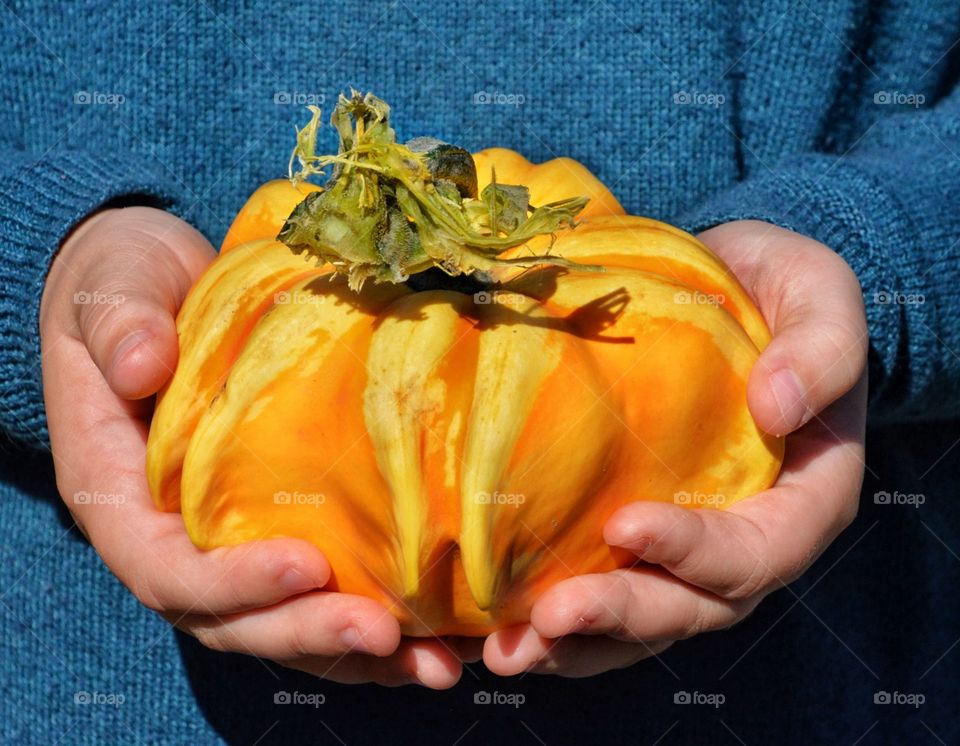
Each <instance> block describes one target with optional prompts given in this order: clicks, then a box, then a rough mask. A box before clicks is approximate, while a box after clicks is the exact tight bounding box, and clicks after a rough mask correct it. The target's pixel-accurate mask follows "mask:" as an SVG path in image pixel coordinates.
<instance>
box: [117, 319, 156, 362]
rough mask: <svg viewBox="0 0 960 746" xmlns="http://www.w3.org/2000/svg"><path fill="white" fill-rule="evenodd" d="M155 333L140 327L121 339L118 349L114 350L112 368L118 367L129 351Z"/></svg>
mask: <svg viewBox="0 0 960 746" xmlns="http://www.w3.org/2000/svg"><path fill="white" fill-rule="evenodd" d="M152 336H153V335H152V334H150V332H148V331H145V330H143V329H140V330H138V331H135V332H130V334H128V335H127V336H126V337H124V338H123V339H122V340H120V344H118V345H117V349H116V350H114V352H113V360H111V361H110V368H111V369H114V368H116V367H117V366H118V365H119V364H120V362H121V361H122V360H123V358H124V357H126V355H127V353H129V352H130V351H131V350H133V349H134V348H135V347H138V346H139V345H141V344H143V343H144V342H146V341H147V340H148V339H150V338H151V337H152Z"/></svg>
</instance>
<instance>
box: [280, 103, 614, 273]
mask: <svg viewBox="0 0 960 746" xmlns="http://www.w3.org/2000/svg"><path fill="white" fill-rule="evenodd" d="M308 108H309V109H310V111H311V112H312V115H311V118H310V121H309V122H308V123H307V125H306V126H305V127H303V129H299V130H298V131H297V144H296V147H295V148H294V150H293V153H292V154H291V156H290V167H289V171H290V178H291V180H292V181H293V182H294V184H296V183H297V182H299V181H301V180H303V179H307V178H309V177H310V176H313V175H315V174H326V171H327V169H328V168H330V170H331V173H330V175H329V178H328V179H327V182H326V184H325V185H324V188H323V189H322V190H321V191H318V192H313V193H311V194H309V195H308V196H307V198H306V199H304V200H303V202H301V203H300V204H299V205H298V206H297V207H296V208H295V209H294V211H293V212H292V213H291V214H290V217H289V218H287V221H286V223H284V226H283V228H282V229H281V230H280V233H279V235H278V236H277V238H278V240H280V241H282V242H283V243H285V244H286V245H287V246H289V247H290V248H291V250H293V251H295V252H297V253H302V252H304V251H306V252H307V253H308V254H310V255H312V256H315V257H317V259H319V260H320V261H322V262H329V263H330V264H332V265H333V267H334V269H335V271H337V272H343V273H345V274H347V275H348V277H349V284H350V287H351V288H353V289H354V290H359V289H360V288H361V287H362V285H363V283H364V282H365V281H366V280H367V279H368V278H372V279H373V281H374V282H397V283H399V282H405V281H406V280H407V278H409V277H410V275H413V274H416V273H419V272H424V271H426V270H429V269H431V268H434V267H438V268H439V269H440V270H442V271H443V272H445V273H446V274H447V275H450V276H457V275H461V274H467V275H469V274H473V273H480V274H481V275H482V274H483V273H485V272H488V271H489V270H491V269H493V268H494V267H497V266H504V265H512V266H517V265H519V266H522V267H531V266H536V265H540V264H551V265H556V266H561V267H568V268H575V269H582V270H590V271H602V268H601V267H597V266H593V265H582V264H577V263H575V262H571V261H569V260H567V259H564V258H563V257H559V256H550V255H549V254H547V255H539V256H538V255H531V256H524V257H522V258H514V259H509V260H507V259H501V258H499V257H500V255H501V254H503V253H504V252H505V251H507V250H508V249H512V248H514V247H516V246H520V245H521V244H524V243H526V242H527V241H529V240H530V239H532V238H535V237H536V236H542V235H551V236H552V235H553V234H554V233H555V232H556V231H558V230H560V229H561V228H562V227H564V226H569V227H570V228H573V227H574V226H575V225H576V216H577V215H578V214H579V213H580V211H581V210H583V208H584V206H585V205H586V203H587V198H586V197H571V198H568V199H564V200H559V201H557V202H551V203H550V204H546V205H541V206H539V207H534V206H533V205H531V204H530V192H529V190H528V189H527V188H526V187H525V186H518V185H510V184H499V183H497V181H496V174H493V179H492V180H491V183H490V184H489V185H488V186H487V187H486V188H484V190H483V192H482V193H480V194H479V195H478V194H477V176H476V166H475V164H474V162H473V158H472V157H471V155H470V154H469V153H468V152H467V151H466V150H464V149H463V148H458V147H456V146H453V145H448V144H446V143H441V142H440V141H439V140H435V139H433V138H417V139H416V140H412V141H411V142H409V143H408V144H406V145H404V144H401V143H398V142H397V140H396V133H395V132H394V131H393V129H392V128H391V127H390V107H389V106H388V105H387V104H386V103H385V102H384V101H382V100H381V99H379V98H377V97H376V96H374V95H373V94H371V93H367V94H366V95H361V94H360V93H358V92H357V91H352V92H351V96H350V97H349V98H347V97H346V96H343V95H341V96H340V98H339V101H338V102H337V106H336V107H335V108H334V110H333V114H332V116H331V118H330V123H331V124H332V125H333V127H334V128H335V129H336V130H337V132H338V134H339V138H340V146H339V152H338V153H337V154H336V155H317V154H316V137H317V130H318V129H319V121H320V109H318V108H317V107H315V106H310V107H308ZM294 161H298V162H299V164H300V169H299V170H298V171H296V172H295V171H294ZM551 245H552V244H551Z"/></svg>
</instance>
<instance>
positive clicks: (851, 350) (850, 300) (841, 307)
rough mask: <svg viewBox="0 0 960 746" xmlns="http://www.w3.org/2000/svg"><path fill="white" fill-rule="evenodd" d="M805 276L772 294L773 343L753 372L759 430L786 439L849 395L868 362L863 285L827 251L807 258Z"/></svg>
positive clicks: (792, 277)
mask: <svg viewBox="0 0 960 746" xmlns="http://www.w3.org/2000/svg"><path fill="white" fill-rule="evenodd" d="M802 266H803V268H804V271H803V272H802V273H787V274H785V275H783V276H782V280H781V281H780V283H779V287H777V288H775V289H771V294H772V295H774V296H776V301H775V302H771V303H769V304H767V303H762V305H764V306H767V307H771V306H772V307H774V308H776V312H775V314H774V318H773V319H772V323H771V327H772V331H773V340H772V341H771V342H770V344H769V345H768V346H767V347H766V349H765V350H764V351H763V353H762V354H761V356H760V359H759V360H758V361H757V364H756V365H755V366H754V368H753V371H752V372H751V375H750V381H749V384H748V389H747V401H748V404H749V406H750V411H751V413H752V414H753V417H754V419H755V420H756V421H757V424H758V425H759V426H760V427H761V428H762V429H764V430H765V431H767V432H769V433H771V434H773V435H787V434H789V433H791V432H793V431H794V430H796V429H797V428H799V427H801V426H802V425H804V424H806V423H807V422H808V421H809V420H810V419H811V418H812V417H813V416H814V415H816V414H819V413H820V412H821V411H823V410H824V409H825V408H826V407H827V406H829V405H830V404H832V403H833V402H834V401H836V400H837V399H839V398H840V397H841V396H843V395H844V394H845V393H847V392H848V391H849V390H850V389H851V388H853V386H854V385H855V384H856V383H857V381H858V380H859V379H860V376H861V374H862V372H863V369H864V367H865V365H866V358H867V345H868V340H867V325H866V319H865V316H864V310H863V294H862V292H861V289H860V283H859V281H858V280H857V277H856V275H855V274H854V273H853V271H852V270H851V269H850V267H849V266H848V265H847V264H846V262H844V261H843V259H841V258H840V257H839V256H838V255H836V254H834V253H833V252H830V251H820V252H812V253H811V254H809V255H808V256H805V257H804V262H803V265H802Z"/></svg>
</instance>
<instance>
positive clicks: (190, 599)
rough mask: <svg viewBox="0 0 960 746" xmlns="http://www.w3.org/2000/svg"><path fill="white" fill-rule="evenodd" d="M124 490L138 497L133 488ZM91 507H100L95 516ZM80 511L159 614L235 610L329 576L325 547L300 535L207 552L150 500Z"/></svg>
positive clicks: (102, 548)
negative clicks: (157, 509) (303, 538)
mask: <svg viewBox="0 0 960 746" xmlns="http://www.w3.org/2000/svg"><path fill="white" fill-rule="evenodd" d="M143 489H146V488H145V487H144V488H143ZM120 490H121V491H120V493H119V494H121V495H123V496H124V497H127V496H128V495H130V496H131V498H130V499H131V501H135V500H136V498H134V497H132V496H133V495H134V491H133V490H131V489H128V488H124V487H122V486H121V487H120ZM91 510H96V511H99V512H98V514H97V515H96V516H95V517H91V516H90V511H91ZM77 513H78V514H79V515H78V517H79V518H80V519H81V521H82V522H83V524H84V525H85V526H86V527H87V528H86V530H87V532H88V534H89V536H90V541H91V543H93V545H94V546H96V547H97V548H98V551H99V552H100V555H101V557H102V558H103V560H104V562H106V564H107V565H108V566H109V567H110V568H111V569H112V570H113V572H114V574H116V575H117V577H118V578H119V579H120V580H121V582H123V583H124V585H126V586H127V587H128V588H130V589H131V591H133V593H134V595H136V597H137V598H138V599H139V600H140V602H141V603H143V604H144V605H145V606H147V607H148V608H150V609H153V610H155V611H167V612H175V613H177V614H187V613H202V614H218V615H224V614H232V613H236V612H241V611H245V610H248V609H256V608H260V607H263V606H270V605H272V604H275V603H277V602H279V601H282V600H283V599H286V598H289V597H290V596H295V595H298V594H301V593H305V592H307V591H311V590H316V589H318V588H322V587H323V586H324V585H326V583H327V581H328V580H329V577H330V567H329V565H328V563H327V561H326V558H325V557H324V556H323V554H322V553H321V552H320V550H319V549H317V548H316V547H315V546H313V545H312V544H310V543H308V542H304V541H300V540H297V539H262V540H259V541H252V542H250V543H247V544H240V545H237V546H233V547H220V548H216V549H211V550H202V549H199V548H198V547H196V546H194V544H193V543H192V542H191V541H190V539H189V537H188V536H187V534H186V531H185V530H184V527H183V519H182V518H181V516H180V515H179V514H172V513H159V512H157V511H156V509H155V508H154V507H153V506H152V504H149V503H147V504H145V505H142V506H138V505H135V504H127V503H124V504H123V505H119V506H107V505H96V506H83V509H81V510H78V511H77Z"/></svg>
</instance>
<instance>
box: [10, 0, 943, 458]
mask: <svg viewBox="0 0 960 746" xmlns="http://www.w3.org/2000/svg"><path fill="white" fill-rule="evenodd" d="M496 5H497V4H496V3H494V4H491V5H486V6H484V9H483V10H482V11H478V12H477V14H476V15H475V17H473V18H471V19H470V23H469V24H465V23H463V22H462V19H460V18H459V16H457V14H455V13H453V12H452V11H444V10H440V9H436V8H431V7H428V6H424V7H421V6H420V5H418V4H404V3H400V4H398V5H392V6H384V7H382V8H379V9H377V10H374V8H373V6H370V5H367V4H363V5H353V4H349V3H348V4H346V5H344V6H343V7H338V8H337V9H335V10H331V9H330V8H328V7H326V6H321V5H320V4H307V5H305V6H304V7H300V6H292V7H288V8H282V9H277V8H275V7H273V6H271V7H270V8H269V10H261V9H249V8H247V9H240V8H234V7H225V8H223V9H220V8H219V7H217V8H214V7H213V6H211V5H208V4H206V3H200V4H198V5H191V4H190V3H186V4H181V3H169V4H164V7H163V8H146V7H143V6H138V5H133V4H131V5H129V6H123V11H122V12H121V11H118V10H117V7H118V6H116V5H115V4H111V3H104V4H102V7H98V6H100V4H99V3H88V4H87V6H88V8H86V9H84V10H80V9H78V8H76V7H75V6H71V7H70V8H62V7H61V6H59V5H58V6H56V7H55V8H54V6H53V5H48V4H46V3H29V4H28V3H24V4H23V7H20V8H17V7H13V8H12V9H11V10H10V11H7V15H8V16H13V15H16V16H17V17H18V18H19V21H17V20H16V19H13V18H12V17H11V23H10V24H9V28H10V32H9V33H7V34H5V35H4V38H2V39H0V51H2V53H3V55H4V57H5V59H8V60H10V61H11V63H12V64H11V65H10V66H9V67H10V70H9V72H8V74H7V75H5V76H4V77H3V80H2V81H0V99H2V100H3V101H4V102H5V103H6V104H7V105H6V106H5V107H4V111H3V112H2V113H0V122H2V124H3V127H2V128H0V138H2V140H0V148H2V150H0V152H2V154H3V155H4V158H3V159H2V165H0V195H2V202H0V221H2V224H0V231H2V232H0V276H2V277H3V278H4V280H3V281H4V282H5V283H6V286H5V293H4V302H3V306H2V308H0V373H2V375H3V377H4V380H5V383H4V384H3V386H2V388H0V426H2V427H3V428H4V429H5V430H6V431H7V432H8V433H9V434H11V435H12V436H13V437H18V438H26V439H36V438H40V439H43V438H44V437H45V430H44V420H43V409H42V399H41V396H40V384H39V365H38V358H37V355H36V351H37V347H36V344H35V343H34V341H33V340H35V338H36V329H37V325H36V310H37V297H38V295H39V293H40V291H41V288H42V284H43V277H44V275H45V273H46V270H47V266H48V259H49V257H50V256H51V254H52V253H53V251H54V250H55V248H56V246H57V244H58V242H59V240H60V238H61V237H62V236H63V235H64V233H65V232H66V230H67V229H68V228H69V227H70V225H71V224H73V223H74V222H76V221H77V220H79V219H80V218H81V217H82V216H83V215H84V214H85V213H86V212H89V211H90V210H92V209H94V208H95V207H96V206H97V205H98V203H100V202H102V201H104V200H106V199H109V198H110V197H112V196H117V195H120V194H123V193H125V192H142V193H144V194H149V195H154V196H158V197H162V198H164V199H168V200H174V199H175V200H177V201H178V203H179V205H180V209H179V210H178V212H179V213H180V214H182V216H183V217H185V218H186V219H188V220H190V221H191V222H192V223H194V224H195V225H196V226H197V227H199V228H200V229H201V230H202V231H203V232H204V233H205V234H206V235H207V236H208V237H209V238H210V239H211V240H212V241H213V242H214V243H215V244H216V243H217V242H219V240H220V238H221V237H222V236H223V233H224V231H225V230H226V227H227V225H228V224H229V221H230V219H231V217H232V215H233V213H234V212H235V211H236V209H237V208H238V207H239V206H240V205H241V204H242V203H243V201H244V197H245V196H246V195H247V194H248V193H249V192H250V191H251V190H252V189H253V188H254V187H255V186H256V185H257V184H258V183H260V182H262V181H263V180H265V179H267V178H272V177H277V176H280V175H282V173H283V170H284V167H285V164H286V154H287V153H288V151H289V148H290V144H291V139H292V130H293V125H294V124H295V123H302V122H303V121H304V120H305V114H306V113H305V111H304V109H303V107H302V104H305V103H315V102H319V103H324V102H326V103H327V104H328V106H327V108H329V104H330V103H332V101H333V100H334V97H335V95H336V94H337V92H339V91H341V90H343V89H345V88H347V87H348V86H350V85H354V86H356V87H358V88H360V89H363V90H366V89H371V90H374V91H376V92H377V93H379V94H380V95H382V96H383V97H384V98H386V99H387V100H388V101H390V102H391V103H392V104H393V105H394V109H395V112H396V117H395V123H396V126H397V128H398V130H399V132H400V134H401V136H402V137H412V136H416V135H421V134H433V135H439V136H441V137H444V138H446V139H448V140H452V141H456V142H458V143H459V144H461V145H464V146H466V147H469V148H472V149H479V148H482V147H488V146H491V145H503V146H508V147H511V148H514V149H516V150H518V151H520V152H522V153H524V154H526V155H527V156H528V157H530V158H532V159H534V160H543V159H547V158H550V157H553V156H555V155H560V154H562V155H569V156H571V157H574V158H577V159H579V160H581V161H583V162H584V163H585V164H586V165H587V166H589V167H590V168H591V169H592V170H593V171H594V172H595V173H596V174H597V175H598V176H599V177H600V178H601V179H602V180H603V181H604V182H605V183H607V184H609V185H610V186H611V188H612V189H613V190H614V192H615V193H616V195H617V196H618V197H619V198H620V200H621V201H622V203H623V204H624V206H625V207H626V208H627V209H628V210H629V211H630V212H635V213H639V214H645V215H650V216H652V217H656V218H658V219H662V220H666V221H673V222H678V221H681V220H682V222H683V224H684V225H687V226H688V227H691V228H694V229H702V228H704V227H707V226H708V225H709V224H710V223H711V222H717V221H721V220H731V219H736V218H743V217H760V218H763V219H766V220H771V221H773V222H777V223H779V224H782V225H786V226H788V227H791V228H794V229H796V230H798V231H801V232H803V233H806V234H808V235H810V236H812V237H814V238H817V239H819V240H821V241H823V242H824V243H826V244H828V245H829V246H831V247H832V248H834V249H835V250H837V251H839V252H840V253H841V254H842V255H843V256H844V257H845V258H846V259H847V261H848V262H850V264H851V265H852V266H853V267H854V269H855V270H856V271H857V273H858V275H859V276H860V279H861V283H862V285H863V288H864V294H865V298H866V299H867V306H868V314H869V321H870V331H871V336H872V340H873V346H872V352H871V360H872V366H871V372H872V374H873V376H872V380H873V384H874V386H873V391H872V396H871V404H872V408H871V413H872V415H873V416H874V417H876V418H883V419H887V420H889V419H902V418H913V417H931V416H937V417H943V416H952V415H954V414H956V413H957V412H958V411H960V386H958V384H957V381H958V380H960V357H958V355H957V354H956V352H957V350H958V349H960V344H958V342H960V339H958V336H957V335H958V334H960V332H958V329H960V324H958V323H957V321H958V316H957V314H958V309H960V297H958V290H957V289H958V288H960V281H958V280H960V251H957V250H956V249H957V247H956V241H957V239H958V238H960V211H958V210H956V209H955V205H956V204H957V199H956V198H957V194H958V188H960V187H958V185H960V159H958V157H957V156H958V154H960V133H958V125H957V120H958V118H957V108H958V107H957V105H956V101H954V100H952V99H951V98H949V97H948V96H947V94H948V93H949V91H951V90H952V87H953V83H954V77H955V66H954V65H953V64H952V62H953V56H952V55H950V54H944V52H945V51H946V50H947V49H948V48H949V47H950V45H951V44H952V41H953V39H955V38H956V30H957V25H958V18H957V14H956V13H954V12H953V10H952V6H951V5H950V4H949V3H948V2H930V3H922V4H921V3H909V2H898V3H890V4H888V5H887V6H885V8H884V9H883V10H869V9H866V8H864V7H862V4H860V3H854V2H841V1H838V0H832V1H831V2H828V3H823V4H819V6H818V8H817V9H816V11H814V10H812V9H810V8H808V7H806V6H805V5H804V4H802V3H801V4H799V5H798V4H796V3H791V2H788V1H786V0H783V1H780V2H767V3H760V2H747V3H737V4H732V3H731V4H730V5H729V6H725V5H723V4H719V5H718V4H711V3H703V4H702V5H701V4H696V3H695V4H694V5H693V6H690V5H689V4H686V3H678V4H676V5H667V6H666V7H662V8H658V9H657V10H654V9H653V5H652V4H646V3H637V4H632V6H631V7H629V8H616V9H614V8H612V7H610V6H608V5H607V4H606V3H600V4H596V5H594V6H592V7H591V8H590V9H589V10H587V9H586V8H584V7H582V6H581V5H580V4H578V3H572V2H571V3H567V2H562V3H559V4H558V5H557V6H556V7H555V8H553V9H552V10H551V11H550V12H543V13H541V12H539V11H538V12H536V13H533V12H530V13H528V12H526V11H517V10H516V9H514V8H513V7H512V6H511V5H509V4H504V7H502V8H498V7H495V6H496ZM89 6H92V7H89ZM261 14H265V17H261ZM654 15H655V19H656V20H655V22H653V21H652V19H653V18H654ZM504 16H510V17H512V18H514V20H515V22H516V23H518V24H519V27H518V29H517V31H516V33H504V31H503V28H502V25H501V24H502V19H503V17H504ZM653 26H655V27H657V28H658V29H661V30H662V32H661V33H653V32H652V31H650V29H651V28H652V27H653ZM467 29H469V31H468V30H467ZM288 31H290V32H291V33H287V32H288ZM297 31H301V33H297ZM38 39H40V40H42V43H41V41H38ZM541 39H552V40H555V41H554V42H553V43H551V42H547V43H544V42H543V41H541ZM757 39H759V41H756V40H757ZM43 44H46V45H48V46H47V48H44V46H43ZM318 44H322V46H323V48H324V49H323V53H322V64H321V62H320V59H321V58H320V57H319V56H318V49H317V45H318ZM384 50H388V51H389V53H385V51H384ZM480 102H490V103H483V104H481V103H480ZM54 125H56V126H54ZM324 138H325V139H324V145H326V146H327V147H328V148H330V149H332V148H333V147H334V145H335V143H334V142H333V139H332V134H331V133H330V132H326V133H324ZM131 153H133V154H134V157H131V156H130V155H128V154H131ZM29 164H33V165H32V166H30V167H28V168H25V166H26V165H29ZM74 164H79V165H77V166H74ZM912 290H916V291H918V292H920V293H922V296H923V297H924V299H925V300H926V301H927V302H925V303H923V304H919V303H915V304H905V303H900V302H897V301H899V300H900V299H902V298H904V297H906V296H908V295H909V293H910V291H912ZM878 298H879V299H880V300H885V299H891V300H893V301H894V302H892V303H878V302H876V299H878ZM951 350H952V352H951Z"/></svg>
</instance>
